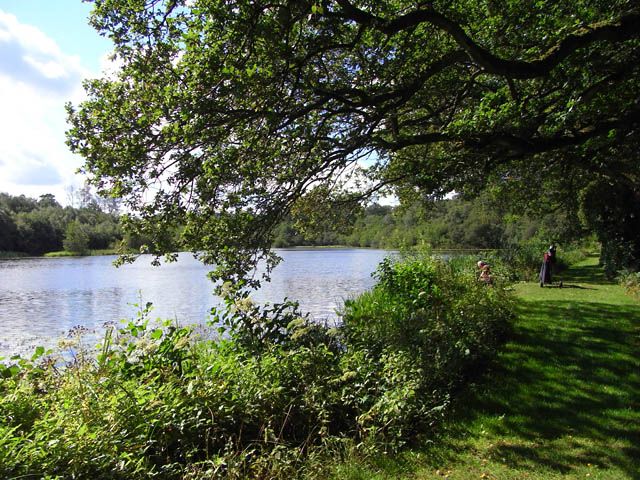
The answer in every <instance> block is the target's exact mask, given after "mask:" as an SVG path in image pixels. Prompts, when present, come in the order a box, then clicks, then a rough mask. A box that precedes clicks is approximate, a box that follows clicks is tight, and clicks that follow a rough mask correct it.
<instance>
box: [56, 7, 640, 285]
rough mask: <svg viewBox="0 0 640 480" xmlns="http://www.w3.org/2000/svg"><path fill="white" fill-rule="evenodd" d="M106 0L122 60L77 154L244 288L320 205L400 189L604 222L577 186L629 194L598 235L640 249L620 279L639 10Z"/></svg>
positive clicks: (100, 92)
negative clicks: (284, 235)
mask: <svg viewBox="0 0 640 480" xmlns="http://www.w3.org/2000/svg"><path fill="white" fill-rule="evenodd" d="M93 3H94V13H93V16H92V18H91V22H92V24H93V25H94V26H95V27H96V28H97V29H98V30H99V32H100V33H101V34H103V35H106V36H108V37H110V38H111V39H112V40H113V41H114V43H115V49H116V56H117V58H118V60H119V62H120V63H121V65H122V68H121V70H120V71H119V73H117V74H116V75H115V76H112V77H105V78H102V79H97V80H93V81H90V82H88V83H87V84H86V90H87V93H88V99H87V100H86V101H85V102H83V103H82V104H80V105H79V106H71V105H70V106H69V108H68V111H69V121H70V125H71V127H70V131H69V136H68V138H69V145H70V146H71V148H72V150H73V151H75V152H77V153H79V154H81V155H82V156H83V157H84V158H85V166H84V170H85V172H87V173H88V174H89V175H90V176H91V177H92V179H93V182H94V184H95V185H96V186H98V187H99V188H100V189H101V191H108V192H111V193H112V194H115V196H118V197H123V198H124V200H125V202H126V203H127V205H128V207H129V208H130V209H131V211H132V212H137V213H138V214H139V215H140V216H141V218H142V221H143V223H142V227H143V230H144V232H145V233H146V234H148V235H150V236H151V237H152V238H153V239H154V243H153V244H152V245H151V247H152V251H155V252H157V253H163V252H166V251H168V250H169V248H170V247H169V246H168V245H167V244H166V242H165V239H164V238H163V236H162V233H163V232H166V231H167V230H168V229H169V230H170V229H171V228H170V227H171V226H172V225H173V226H175V225H184V226H185V228H184V230H183V231H182V240H183V242H184V244H185V245H186V246H187V247H188V248H189V249H192V250H193V251H196V252H203V254H202V258H203V260H205V261H208V262H211V263H215V265H216V267H217V274H218V275H219V276H222V277H225V278H229V279H236V280H237V279H238V278H240V277H242V276H243V274H245V273H246V272H247V271H248V270H250V269H251V268H252V267H253V265H254V264H255V262H256V261H257V260H258V259H259V258H260V257H266V258H269V259H272V260H273V258H272V253H271V252H270V250H269V246H270V243H271V237H272V233H273V230H274V228H275V227H276V226H277V225H278V224H279V223H280V221H281V220H282V219H283V218H284V217H285V216H286V215H287V214H288V213H289V212H291V211H294V210H298V211H300V212H303V213H304V212H307V211H308V210H309V208H307V207H308V206H309V205H311V206H312V207H313V209H312V210H313V211H314V212H316V215H315V216H313V215H307V218H308V219H309V220H311V221H314V220H317V219H319V218H320V219H322V218H325V219H327V218H331V217H332V215H333V214H334V213H335V212H336V211H337V210H339V209H345V210H349V208H350V207H347V206H348V205H349V204H350V203H352V202H356V203H357V202H358V201H359V200H362V199H365V198H367V197H370V196H371V195H375V194H377V193H379V192H381V191H384V190H385V189H392V190H393V191H395V192H396V193H398V194H399V195H400V196H401V197H402V198H403V199H404V198H406V197H414V196H418V197H421V198H425V197H427V198H431V197H434V196H436V197H438V196H442V195H444V194H446V193H448V192H451V191H457V192H463V193H465V194H474V193H476V192H478V191H480V190H482V189H487V188H493V189H495V190H496V191H500V192H501V193H502V194H503V195H504V198H505V201H509V202H512V203H513V204H520V205H521V206H522V208H525V207H526V208H529V207H530V206H531V204H536V207H537V208H539V209H549V208H551V209H556V208H559V207H560V206H561V207H562V208H563V209H564V210H566V211H568V212H571V213H572V214H574V215H576V214H577V213H578V212H579V211H580V210H584V211H585V212H584V213H587V217H589V215H588V214H589V201H588V195H580V194H581V192H585V191H586V190H588V189H589V188H591V187H590V185H592V184H597V185H600V186H606V185H611V184H615V185H617V186H619V187H620V190H621V191H625V192H627V193H628V195H629V196H630V197H629V198H631V199H633V200H634V201H633V202H624V203H622V202H620V201H619V199H618V197H615V196H612V197H611V198H612V201H614V202H615V206H614V208H615V211H616V212H618V213H620V214H621V215H620V216H619V219H620V222H619V223H616V224H613V225H608V224H607V225H605V224H603V223H601V222H597V221H596V222H591V226H592V229H593V230H594V231H595V232H596V233H597V234H598V235H599V236H600V240H601V241H602V242H603V243H604V244H605V250H607V248H608V244H609V243H611V242H612V241H613V242H615V245H614V247H615V248H616V249H617V248H618V246H621V248H624V249H626V250H627V252H623V253H630V255H626V256H625V255H619V254H617V253H616V254H615V255H613V256H612V257H611V258H612V259H613V260H614V262H616V265H614V266H613V267H614V268H617V267H618V266H619V264H620V263H621V262H625V261H626V260H625V258H637V257H638V255H637V252H638V248H640V247H639V242H638V240H637V236H636V235H635V234H634V235H632V236H631V237H630V236H629V232H630V231H633V229H632V228H627V226H626V225H625V222H627V221H628V222H631V223H633V225H636V222H637V220H633V218H637V215H636V216H635V217H634V215H633V213H634V212H632V211H629V208H631V205H632V203H635V204H636V205H637V204H638V198H639V197H638V195H639V194H640V192H639V191H638V185H640V179H639V178H638V159H637V152H638V144H639V142H638V139H639V138H638V133H639V130H638V125H639V124H640V107H639V105H638V98H640V81H639V72H640V68H639V67H638V65H640V62H639V61H638V60H640V39H639V37H640V11H638V5H637V2H635V1H632V0H612V1H601V0H577V1H576V0H573V1H570V2H569V1H567V0H562V1H557V0H541V1H536V2H514V1H507V0H480V1H478V0H457V1H453V2H452V1H448V0H447V1H444V0H437V1H433V2H410V1H406V0H381V1H376V2H371V1H368V0H317V1H311V0H305V1H290V0H276V1H268V2H265V1H250V2H249V1H226V0H225V1H222V0H188V1H187V0H164V1H161V0H156V1H152V2H149V1H143V0H94V2H93ZM363 165H366V166H367V167H366V168H365V167H363ZM360 170H364V173H365V177H366V178H364V179H363V178H362V177H360V176H359V175H358V172H359V171H360ZM616 188H617V187H616ZM625 195H626V194H625ZM581 199H585V200H586V203H582V204H581ZM327 204H329V206H326V205H327ZM323 205H324V206H323ZM589 218H590V217H589ZM610 228H613V229H614V230H615V232H611V231H610Z"/></svg>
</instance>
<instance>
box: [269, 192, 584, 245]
mask: <svg viewBox="0 0 640 480" xmlns="http://www.w3.org/2000/svg"><path fill="white" fill-rule="evenodd" d="M331 227H332V225H328V226H326V228H324V229H321V230H320V231H311V232H309V231H308V229H305V228H304V226H299V225H298V222H296V221H295V220H294V219H287V220H285V221H284V222H283V223H282V224H280V225H279V226H278V227H277V228H276V230H275V237H274V246H276V247H290V246H299V245H349V246H356V247H375V248H396V249H397V248H403V247H412V246H425V245H429V246H431V247H433V248H436V249H449V250H456V249H476V250H480V249H513V248H517V247H518V246H521V245H523V244H525V243H527V242H531V241H534V240H535V241H536V243H538V244H539V243H541V244H542V245H541V246H540V245H538V247H539V251H538V252H537V254H536V255H537V256H538V257H540V256H541V255H542V252H543V251H544V250H545V249H546V248H548V246H549V245H548V244H550V243H554V242H555V243H564V244H569V243H571V242H573V241H577V240H582V239H584V238H585V236H587V230H586V229H585V228H584V227H582V225H581V223H580V221H579V219H578V218H574V217H571V216H570V215H568V213H567V212H565V211H562V210H555V211H548V212H544V213H542V214H540V215H537V216H534V215H517V214H515V213H514V212H513V209H512V208H511V206H510V205H507V204H505V203H504V202H501V201H499V200H498V199H496V198H492V197H491V196H490V195H488V194H482V195H480V196H478V197H476V198H474V199H464V198H461V197H455V198H451V199H442V200H437V201H432V202H429V203H428V204H425V203H422V202H414V203H412V204H408V205H401V206H382V205H378V204H373V205H370V206H368V207H366V208H364V209H363V211H362V214H360V215H358V216H357V217H356V218H355V221H354V223H353V226H352V228H351V229H349V230H348V231H346V232H340V231H336V230H335V229H332V228H331ZM545 243H546V244H547V245H546V246H545V245H544V244H545Z"/></svg>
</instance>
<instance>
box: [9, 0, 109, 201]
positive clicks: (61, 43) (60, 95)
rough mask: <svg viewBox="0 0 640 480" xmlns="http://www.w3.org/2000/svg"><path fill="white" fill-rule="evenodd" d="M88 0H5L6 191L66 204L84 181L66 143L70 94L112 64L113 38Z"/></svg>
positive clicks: (79, 93) (77, 95)
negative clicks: (101, 30) (98, 25)
mask: <svg viewBox="0 0 640 480" xmlns="http://www.w3.org/2000/svg"><path fill="white" fill-rule="evenodd" d="M91 8H92V5H91V4H90V3H83V2H82V0H0V192H5V193H9V194H11V195H21V194H24V195H26V196H28V197H34V198H37V197H39V196H40V195H43V194H45V193H52V194H54V195H55V196H56V198H57V199H58V201H59V202H60V203H62V204H63V205H66V204H68V203H69V201H68V194H67V191H68V188H69V187H71V186H73V187H76V188H77V187H78V186H80V185H82V183H83V178H82V177H81V176H80V175H78V174H76V173H75V172H76V170H77V169H78V168H79V167H80V166H81V165H82V159H81V158H80V157H79V156H77V155H73V154H72V153H71V152H69V149H68V147H67V146H66V144H65V131H66V130H67V128H68V126H67V124H66V112H65V109H64V105H65V103H67V102H71V103H73V104H76V105H77V104H78V103H79V102H80V101H82V99H83V98H84V90H83V88H82V80H83V79H86V78H95V77H98V76H100V73H101V72H102V70H103V69H104V68H106V67H107V66H108V57H109V53H110V52H111V50H112V44H111V42H110V41H109V40H108V39H106V38H103V37H101V36H100V35H99V34H98V33H97V32H96V31H95V30H94V29H93V28H92V27H91V26H89V24H88V16H89V13H90V12H91Z"/></svg>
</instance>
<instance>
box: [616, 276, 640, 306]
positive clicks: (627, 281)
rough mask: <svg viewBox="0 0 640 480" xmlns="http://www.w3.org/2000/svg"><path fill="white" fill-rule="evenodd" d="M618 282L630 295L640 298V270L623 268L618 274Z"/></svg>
mask: <svg viewBox="0 0 640 480" xmlns="http://www.w3.org/2000/svg"><path fill="white" fill-rule="evenodd" d="M618 282H619V283H620V285H622V286H623V287H624V289H625V290H626V291H627V293H628V294H629V295H631V296H632V297H634V298H637V299H638V300H640V272H631V271H629V270H623V271H622V272H620V274H619V275H618Z"/></svg>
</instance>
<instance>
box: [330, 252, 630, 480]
mask: <svg viewBox="0 0 640 480" xmlns="http://www.w3.org/2000/svg"><path fill="white" fill-rule="evenodd" d="M554 280H556V281H558V280H559V278H558V279H554ZM562 281H563V288H558V287H545V288H540V286H539V285H538V284H537V283H522V284H518V285H517V286H516V294H517V296H518V298H519V311H518V320H517V323H516V326H515V333H514V337H513V338H512V341H511V342H510V343H508V345H507V346H506V348H505V350H504V351H503V353H502V354H501V355H500V358H499V359H498V361H497V362H496V366H495V368H494V370H493V371H492V372H491V373H490V374H489V375H488V376H487V377H486V378H485V379H484V380H483V381H481V382H479V383H478V385H476V386H475V388H472V389H471V390H470V391H467V392H466V393H465V394H464V395H463V398H462V400H461V401H459V402H458V403H457V406H456V409H455V412H454V417H453V420H452V421H451V422H450V423H449V424H448V426H447V427H446V429H445V430H444V431H442V432H441V434H440V435H439V437H438V438H436V439H435V440H434V441H433V442H432V443H428V444H425V445H422V446H421V447H418V448H416V449H415V450H413V451H411V452H405V453H404V454H402V455H400V456H398V457H391V458H389V459H387V460H386V461H382V462H381V461H380V459H377V460H372V459H368V460H355V459H352V460H350V461H348V464H347V465H346V466H345V465H342V466H340V467H339V468H338V469H337V470H336V471H335V472H334V476H333V478H336V479H337V478H343V479H360V478H362V479H382V478H384V479H401V478H415V479H444V478H446V479H449V480H456V479H459V480H462V479H473V478H478V479H533V480H542V479H560V478H563V479H565V478H575V479H578V478H587V479H603V480H613V479H615V480H619V479H638V478H640V358H639V356H638V351H639V347H640V305H639V304H638V303H637V301H634V300H633V299H632V298H631V297H630V296H628V295H626V294H625V293H624V290H623V289H622V288H621V287H620V286H618V285H616V284H614V283H612V282H609V281H607V280H606V279H605V278H604V276H603V275H602V272H601V270H600V269H599V267H598V266H597V261H596V259H595V258H590V259H588V260H586V261H584V262H582V263H580V264H578V265H576V266H575V267H574V268H572V269H571V270H569V271H567V272H564V274H563V276H562Z"/></svg>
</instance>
